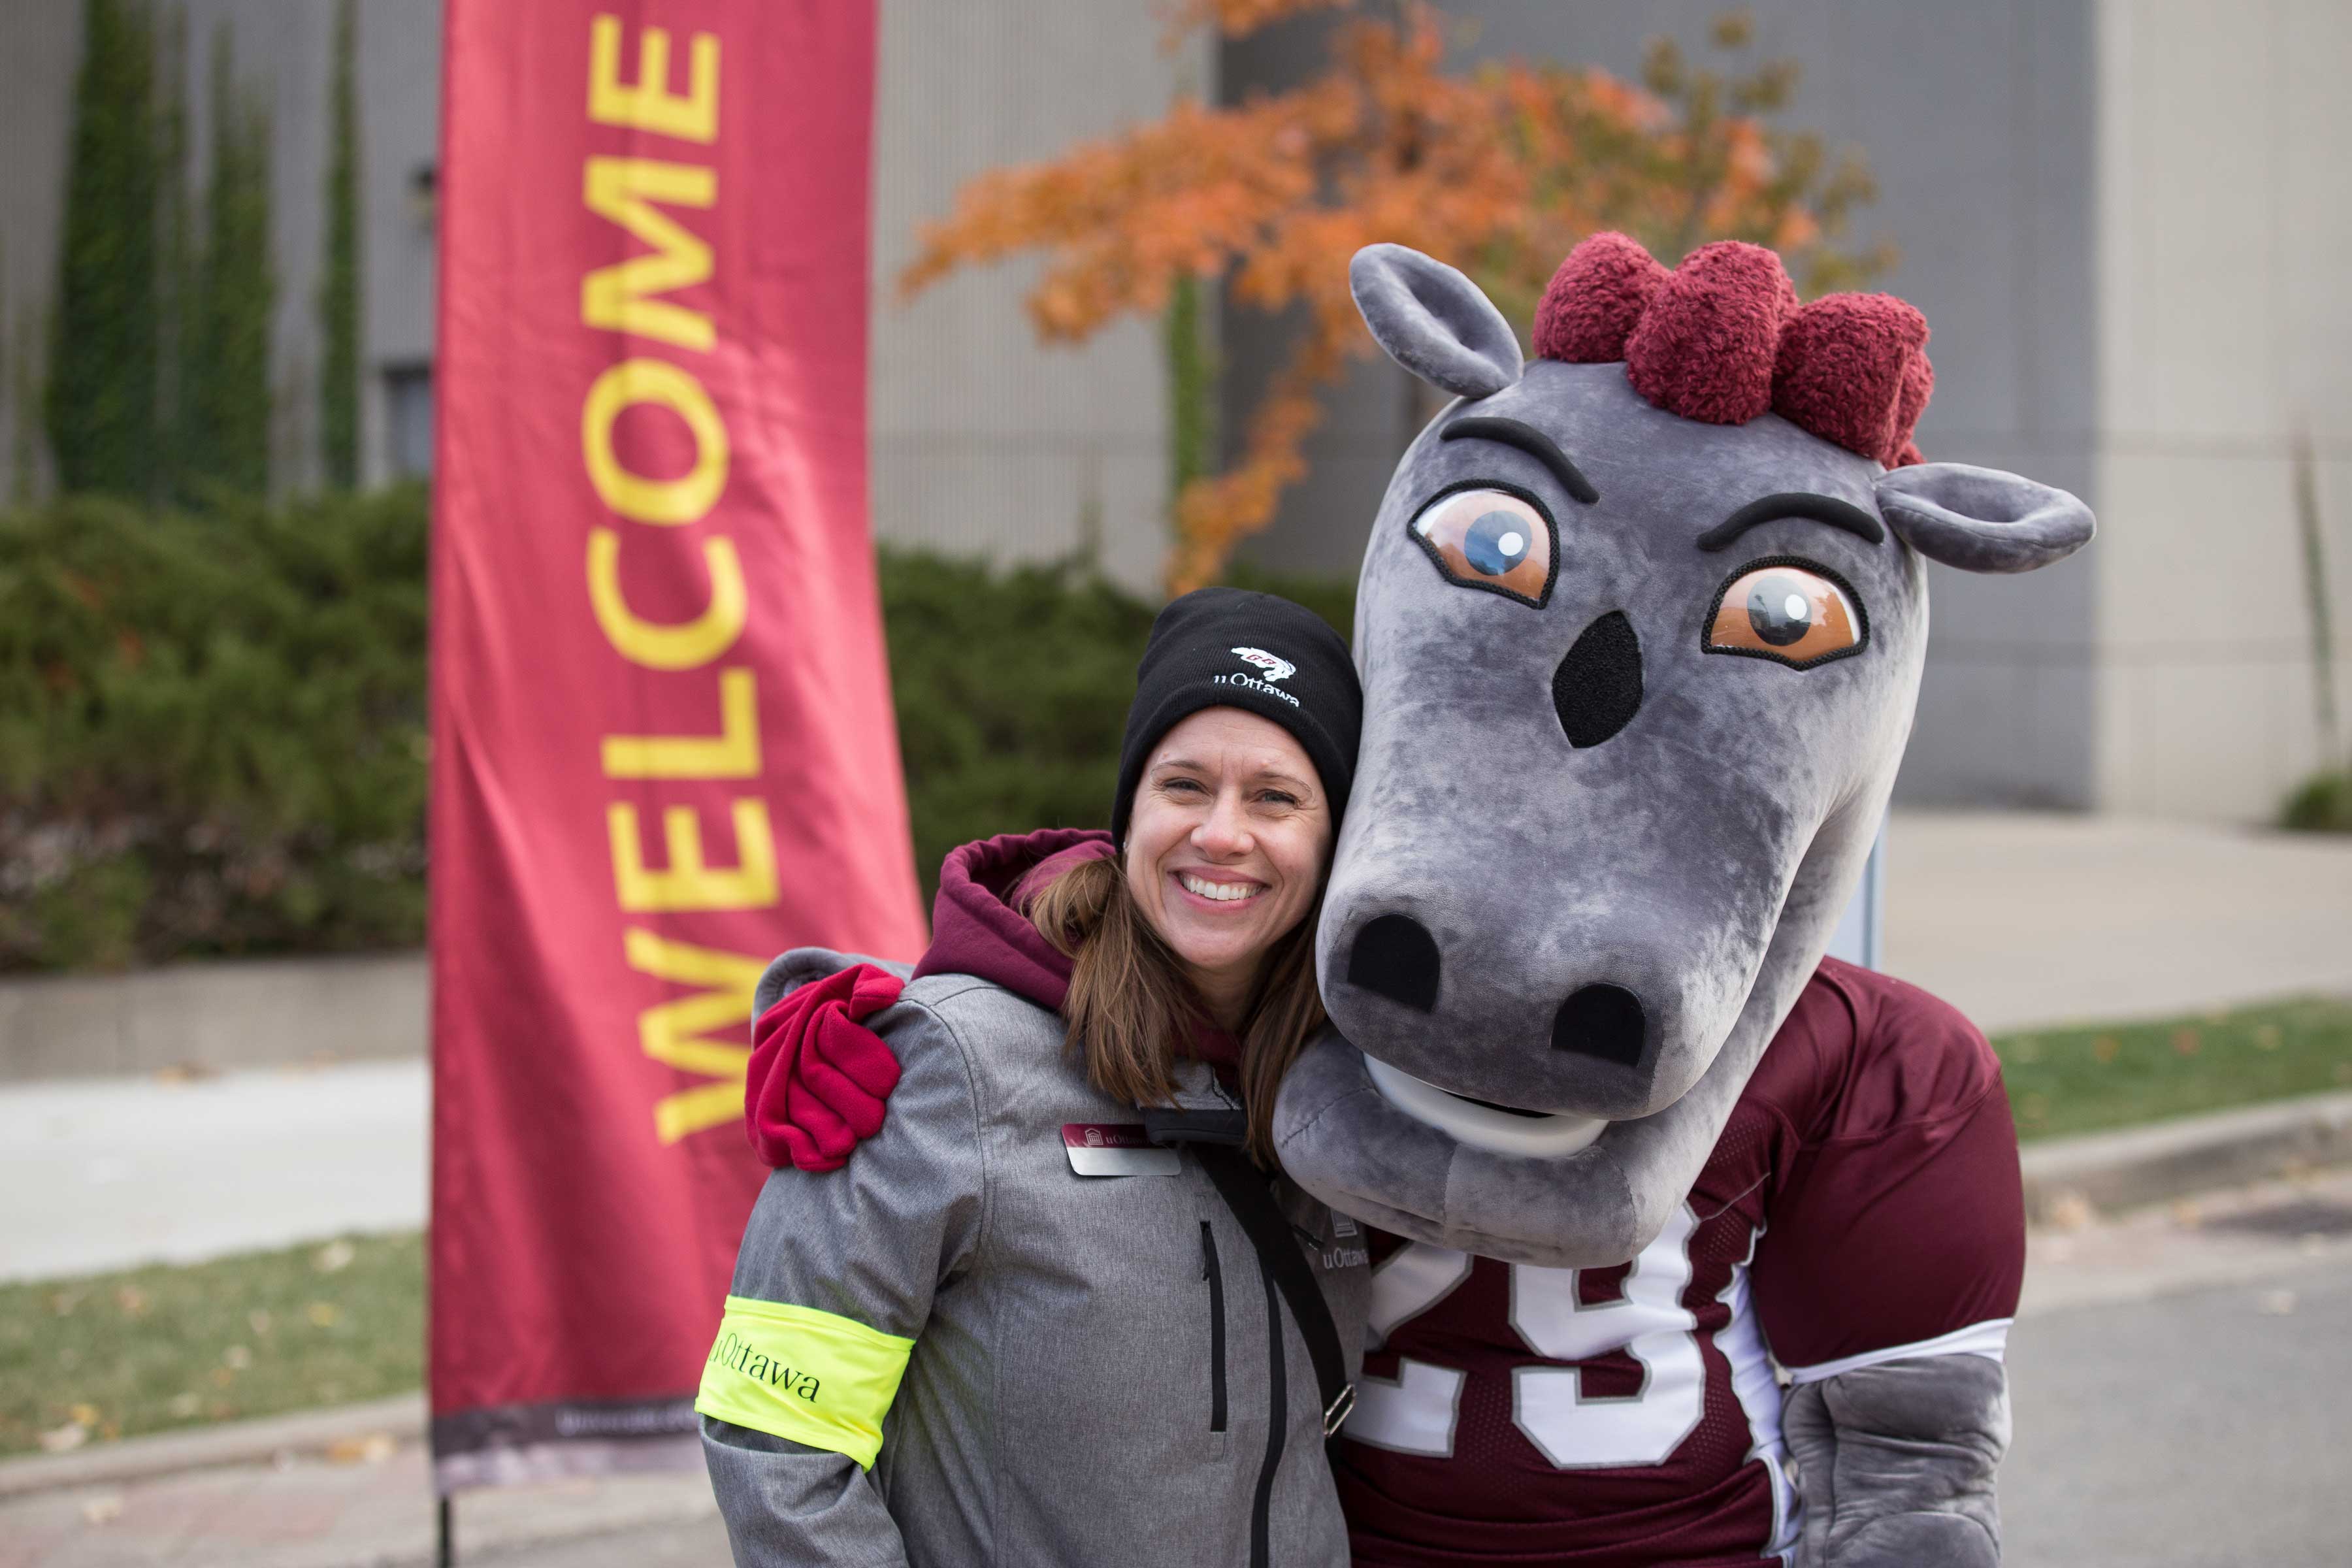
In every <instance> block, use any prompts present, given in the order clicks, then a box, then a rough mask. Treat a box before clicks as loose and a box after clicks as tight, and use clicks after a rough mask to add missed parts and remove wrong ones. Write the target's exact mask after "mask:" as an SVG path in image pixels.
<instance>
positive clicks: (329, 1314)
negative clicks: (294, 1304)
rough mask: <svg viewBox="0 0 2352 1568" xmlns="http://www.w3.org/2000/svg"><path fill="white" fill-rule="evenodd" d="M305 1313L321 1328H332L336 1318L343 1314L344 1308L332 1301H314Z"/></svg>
mask: <svg viewBox="0 0 2352 1568" xmlns="http://www.w3.org/2000/svg"><path fill="white" fill-rule="evenodd" d="M303 1315H304V1316H305V1317H307V1318H309V1319H310V1321H311V1322H313V1323H315V1324H317V1325H318V1326H319V1327H320V1328H322V1329H331V1328H333V1327H334V1326H335V1320H336V1319H337V1318H340V1317H341V1316H342V1315H343V1310H342V1309H341V1307H338V1306H336V1305H335V1304H334V1303H333V1302H332V1301H313V1302H311V1303H310V1307H309V1308H308V1310H306V1311H305V1312H304V1313H303Z"/></svg>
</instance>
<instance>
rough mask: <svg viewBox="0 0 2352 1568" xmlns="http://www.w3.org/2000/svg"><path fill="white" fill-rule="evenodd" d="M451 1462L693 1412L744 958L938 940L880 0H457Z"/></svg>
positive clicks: (748, 1193) (449, 238) (438, 975)
mask: <svg viewBox="0 0 2352 1568" xmlns="http://www.w3.org/2000/svg"><path fill="white" fill-rule="evenodd" d="M445 47H446V64H445V81H444V97H443V110H442V111H443V116H444V120H443V127H442V161H441V172H440V184H439V192H440V222H441V269H440V312H441V313H440V328H439V346H438V351H437V352H438V363H437V371H436V396H437V403H438V426H437V430H436V462H435V469H434V472H435V496H434V508H433V514H434V531H433V645H432V651H433V701H434V722H433V748H434V750H433V803H432V898H433V903H432V949H433V977H434V996H433V1034H434V1043H433V1061H434V1113H433V1229H432V1354H431V1363H432V1372H431V1378H432V1402H433V1416H434V1423H433V1446H434V1455H435V1466H436V1477H437V1479H438V1482H439V1484H440V1486H441V1488H442V1489H443V1490H445V1491H446V1490H452V1489H457V1488H461V1487H467V1486H477V1485H484V1484H495V1483H499V1482H502V1481H507V1480H513V1479H524V1478H528V1477H534V1476H543V1475H553V1474H562V1473H567V1472H576V1471H581V1470H585V1469H596V1468H614V1467H616V1466H627V1465H632V1464H643V1463H658V1462H661V1461H662V1460H663V1459H665V1458H680V1457H683V1456H684V1455H685V1454H687V1453H689V1452H691V1443H692V1433H693V1417H692V1414H691V1411H690V1408H689V1402H690V1400H691V1398H692V1396H693V1392H694V1388H695V1384H696V1382H697V1378H698V1373H699V1368H700V1363H701V1361H702V1358H703V1356H704V1354H705V1353H706V1352H708V1350H709V1341H710V1336H711V1333H712V1331H713V1330H714V1327H715V1325H716V1324H717V1322H718V1321H719V1307H720V1301H721V1299H722V1297H723V1296H724V1294H725V1290H726V1286H727V1280H728V1276H729V1272H730V1268H731V1266H732V1264H733V1261H734V1255H735V1248H736V1245H737V1242H738V1240H739V1239H740V1235H741V1229H742V1224H743V1219H744V1216H745V1215H746V1214H747V1213H748V1212H749V1211H750V1207H751V1199H752V1197H753V1195H754V1194H755V1192H756V1190H757V1188H758V1184H759V1181H760V1178H761V1170H760V1168H759V1166H758V1164H757V1162H756V1161H754V1160H753V1158H752V1157H751V1152H750V1150H749V1148H748V1147H747V1145H746V1141H745V1139H744V1136H743V1133H742V1131H740V1128H741V1117H742V1076H743V1064H744V1061H745V1058H746V1057H747V1056H748V1054H749V1053H748V1049H747V1047H748V1044H749V1032H750V1031H749V1024H750V1018H751V993H752V986H753V984H754V983H755V982H756V981H757V979H758V977H759V974H760V972H761V968H762V967H763V966H764V964H765V963H766V961H767V959H768V958H769V957H770V956H772V954H773V953H775V952H778V951H779V950H781V949H783V948H787V947H793V946H798V945H802V944H804V943H813V942H814V943H824V944H829V945H833V946H837V947H842V948H845V949H850V950H854V951H860V952H872V953H879V954H884V955H888V956H893V957H910V956H912V955H913V953H914V952H916V950H917V949H918V948H919V946H920V944H921V941H922V936H921V931H922V927H921V918H920V913H919V909H918V906H917V899H916V891H915V879H914V875H913V865H912V862H911V858H910V849H909V847H908V834H907V820H906V804H905V797H904V792H903V789H902V786H901V784H900V775H899V771H898V740H897V736H896V733H895V731H894V730H893V726H892V721H891V710H890V700H889V682H888V672H887V666H886V663H885V659H884V654H883V645H882V635H881V624H880V613H879V607H878V604H877V593H876V587H875V580H874V564H873V550H872V544H871V542H870V539H869V537H868V533H867V528H866V244H867V239H866V236H867V209H866V185H867V155H868V138H869V123H870V119H871V113H872V91H873V54H874V14H873V8H872V5H871V0H531V3H530V4H528V5H519V4H516V3H515V0H448V5H447V11H446V32H445Z"/></svg>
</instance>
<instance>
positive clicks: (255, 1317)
mask: <svg viewBox="0 0 2352 1568" xmlns="http://www.w3.org/2000/svg"><path fill="white" fill-rule="evenodd" d="M245 1321H246V1324H247V1326H248V1327H249V1328H251V1329H252V1330H253V1331H254V1332H255V1333H256V1334H257V1335H266V1334H268V1332H269V1309H268V1308H267V1307H256V1308H255V1309H254V1310H252V1311H250V1312H247V1314H246V1315H245Z"/></svg>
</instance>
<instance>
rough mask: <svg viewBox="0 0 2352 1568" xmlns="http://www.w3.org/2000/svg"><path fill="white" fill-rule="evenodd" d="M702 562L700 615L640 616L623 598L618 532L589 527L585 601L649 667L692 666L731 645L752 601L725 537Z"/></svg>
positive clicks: (617, 642) (628, 652)
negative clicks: (705, 585)
mask: <svg viewBox="0 0 2352 1568" xmlns="http://www.w3.org/2000/svg"><path fill="white" fill-rule="evenodd" d="M702 562H703V565H704V566H705V567H706V568H708V569H709V573H710V603H709V605H708V606H706V607H705V608H704V610H703V612H702V613H701V614H700V615H698V616H695V617H694V619H692V620H690V621H648V620H643V619H640V618H639V617H638V616H637V615H636V614H635V612H634V611H632V610H631V609H630V608H629V604H628V601H627V600H625V599H624V598H622V597H621V536H620V535H619V534H617V533H615V532H614V531H612V530H611V529H609V528H592V529H590V530H589V531H588V603H589V604H590V605H592V606H593V608H594V609H595V611H596V625H597V626H599V627H601V628H602V629H603V630H604V639H605V640H606V641H607V642H609V643H611V644H612V645H613V646H614V647H615V648H617V649H619V650H620V652H621V654H622V656H623V657H624V658H627V659H629V660H630V661H631V662H632V663H635V664H642V665H644V666H645V667H646V668H647V669H692V668H694V667H695V666H697V665H699V664H709V662H710V661H711V660H712V659H714V658H718V657H719V655H720V654H722V653H725V652H726V651H727V650H728V649H729V648H730V647H734V646H735V639H736V638H737V637H740V636H742V635H743V618H744V616H746V615H747V614H749V613H750V610H751V595H749V594H747V593H745V592H744V589H743V563H742V562H741V561H740V560H739V559H738V558H737V556H736V554H735V545H734V542H732V541H731V540H727V539H706V540H704V541H703V542H702ZM616 776H617V775H616Z"/></svg>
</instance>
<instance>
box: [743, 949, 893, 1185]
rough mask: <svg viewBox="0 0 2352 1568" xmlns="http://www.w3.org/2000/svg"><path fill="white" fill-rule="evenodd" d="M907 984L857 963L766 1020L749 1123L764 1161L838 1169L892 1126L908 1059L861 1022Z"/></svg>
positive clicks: (746, 1089) (785, 1002) (754, 1056)
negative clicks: (888, 1119)
mask: <svg viewBox="0 0 2352 1568" xmlns="http://www.w3.org/2000/svg"><path fill="white" fill-rule="evenodd" d="M899 988H900V982H899V979H898V976H897V975H895V974H892V973H888V972H887V971H886V970H881V969H877V968H876V967H875V966H874V965H872V964H870V963H859V964H853V965H851V966H850V967H849V968H847V969H844V970H840V971H838V972H837V973H832V974H828V975H826V976H825V977H824V979H823V980H820V981H817V982H815V983H814V984H809V985H803V986H802V987H801V988H800V989H798V990H797V991H794V992H793V994H790V995H789V996H786V997H784V998H783V999H782V1000H781V1001H779V1002H778V1003H777V1004H776V1005H774V1006H772V1007H771V1008H769V1009H768V1010H767V1011H766V1012H765V1013H763V1014H761V1016H760V1021H759V1022H758V1023H757V1024H755V1025H753V1026H752V1027H751V1063H750V1066H749V1068H748V1069H747V1070H746V1072H745V1074H744V1078H743V1125H744V1131H747V1132H748V1133H750V1134H751V1147H752V1149H753V1150H755V1151H756V1152H758V1153H759V1156H760V1158H761V1160H762V1161H764V1162H766V1163H768V1164H770V1165H772V1166H775V1167H777V1168H779V1169H781V1168H782V1167H783V1166H785V1165H791V1166H793V1167H794V1168H795V1169H797V1170H803V1171H837V1170H839V1169H840V1168H841V1167H842V1166H843V1165H844V1164H845V1163H847V1162H848V1159H849V1153H850V1151H851V1150H853V1149H855V1148H856V1147H857V1145H858V1144H860V1143H862V1142H865V1141H866V1139H868V1138H871V1137H873V1136H874V1134H875V1133H877V1132H878V1131H881V1130H882V1117H883V1102H884V1101H885V1100H888V1099H889V1098H890V1091H891V1090H892V1089H896V1088H898V1058H897V1057H896V1056H895V1055H893V1054H892V1053H891V1050H890V1047H889V1046H888V1045H887V1043H886V1042H885V1041H884V1040H883V1038H882V1037H881V1036H879V1035H877V1034H876V1033H875V1032H874V1031H873V1030H871V1029H869V1028H867V1027H866V1026H865V1025H864V1024H862V1023H860V1022H859V1021H858V1020H860V1019H862V1018H866V1017H870V1016H873V1015H874V1014H876V1013H878V1012H880V1011H881V1010H882V1009H883V1008H885V1007H887V1006H889V1005H891V1004H892V1003H894V1002H896V1001H898V991H899Z"/></svg>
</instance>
